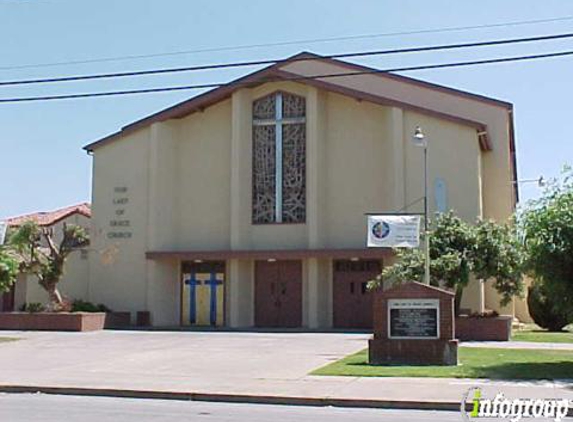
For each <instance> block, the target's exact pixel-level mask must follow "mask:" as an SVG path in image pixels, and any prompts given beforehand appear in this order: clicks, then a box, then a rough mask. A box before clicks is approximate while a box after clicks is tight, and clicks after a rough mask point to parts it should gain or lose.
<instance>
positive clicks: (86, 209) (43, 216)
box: [6, 202, 92, 227]
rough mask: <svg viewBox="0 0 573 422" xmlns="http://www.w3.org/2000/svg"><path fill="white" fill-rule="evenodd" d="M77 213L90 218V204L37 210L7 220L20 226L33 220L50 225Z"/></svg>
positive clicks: (39, 223)
mask: <svg viewBox="0 0 573 422" xmlns="http://www.w3.org/2000/svg"><path fill="white" fill-rule="evenodd" d="M76 213H77V214H81V215H83V216H85V217H88V218H90V217H91V216H92V211H91V207H90V204H89V203H87V202H84V203H81V204H77V205H71V206H69V207H66V208H60V209H58V210H54V211H50V212H35V213H32V214H26V215H21V216H18V217H12V218H8V219H7V220H6V222H7V223H8V226H19V225H21V224H22V223H24V222H26V221H29V220H32V221H35V222H36V223H37V224H38V225H40V226H44V227H48V226H52V225H54V224H56V223H58V222H60V221H62V220H63V219H65V218H67V217H69V216H70V215H73V214H76Z"/></svg>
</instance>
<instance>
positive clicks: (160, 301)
mask: <svg viewBox="0 0 573 422" xmlns="http://www.w3.org/2000/svg"><path fill="white" fill-rule="evenodd" d="M149 142H150V144H149V162H148V169H149V172H148V189H149V192H148V202H147V239H146V249H147V250H148V251H154V250H170V249H173V248H174V247H175V246H176V245H177V242H178V239H177V225H178V222H179V214H178V209H179V206H178V195H177V192H178V191H179V183H178V180H179V177H178V153H177V151H178V148H177V137H176V133H175V130H174V128H173V127H172V126H171V124H170V123H167V122H159V123H154V124H153V125H152V126H151V134H150V139H149ZM145 265H146V272H145V274H146V286H145V304H144V309H145V310H148V311H150V312H151V317H152V321H153V323H154V324H155V325H173V324H177V323H178V314H177V310H178V309H179V303H180V300H179V299H180V298H179V293H178V292H179V290H178V283H179V282H180V281H179V279H178V274H179V271H178V268H177V265H178V262H177V261H165V262H152V261H146V262H145Z"/></svg>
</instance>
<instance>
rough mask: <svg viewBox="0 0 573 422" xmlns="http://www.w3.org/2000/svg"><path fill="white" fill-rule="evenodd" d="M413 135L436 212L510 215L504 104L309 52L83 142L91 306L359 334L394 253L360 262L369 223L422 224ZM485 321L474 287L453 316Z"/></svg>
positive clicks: (198, 321)
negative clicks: (88, 177)
mask: <svg viewBox="0 0 573 422" xmlns="http://www.w3.org/2000/svg"><path fill="white" fill-rule="evenodd" d="M320 75H329V76H323V77H321V76H320ZM333 75H336V76H335V77H333ZM416 126H421V127H423V129H424V132H425V134H426V136H427V138H428V139H429V144H430V146H429V153H428V154H429V180H430V181H429V186H430V192H431V194H430V208H431V211H432V212H434V211H445V210H449V209H453V210H455V212H456V213H457V214H458V215H460V216H461V217H462V218H464V219H465V220H467V221H470V222H473V221H475V220H476V219H477V218H493V219H495V220H499V221H504V220H506V219H507V218H508V217H509V216H510V215H511V213H512V212H513V210H514V208H515V204H516V199H517V185H516V183H515V180H516V166H515V143H514V138H513V114H512V105H511V104H509V103H507V102H504V101H499V100H495V99H491V98H487V97H483V96H480V95H474V94H470V93H467V92H462V91H459V90H455V89H451V88H447V87H443V86H438V85H435V84H430V83H427V82H423V81H420V80H415V79H411V78H407V77H403V76H398V75H394V74H388V73H380V72H379V71H377V70H375V69H370V68H366V67H363V66H359V65H355V64H350V63H346V62H342V61H338V60H333V59H329V58H323V57H321V56H317V55H314V54H310V53H301V54H299V55H297V56H294V57H292V58H290V59H287V60H284V61H282V62H279V63H277V64H275V65H272V66H270V67H267V68H265V69H263V70H260V71H257V72H254V73H252V74H250V75H247V76H246V77H243V78H241V79H238V80H236V81H233V82H231V83H229V84H227V85H224V86H223V87H221V88H217V89H215V90H212V91H209V92H207V93H205V94H202V95H199V96H196V97H194V98H191V99H190V100H188V101H184V102H182V103H180V104H177V105H175V106H173V107H170V108H168V109H166V110H163V111H160V112H158V113H156V114H154V115H152V116H149V117H146V118H144V119H142V120H139V121H137V122H135V123H132V124H130V125H128V126H125V127H124V128H122V129H121V130H120V131H119V132H117V133H115V134H112V135H110V136H108V137H106V138H103V139H100V140H98V141H96V142H93V143H91V144H90V145H88V146H86V147H85V149H86V150H87V151H88V152H89V153H90V154H92V155H93V200H92V210H93V218H92V230H91V238H92V245H91V247H92V251H93V253H91V254H90V266H89V269H90V270H89V271H90V286H91V287H90V296H89V300H91V301H92V302H96V303H104V304H106V305H107V306H109V307H111V308H112V309H114V310H118V311H119V310H129V311H132V312H135V311H147V312H149V313H150V315H151V320H152V323H153V324H154V325H158V326H170V325H171V326H173V325H223V326H230V327H253V326H255V327H307V328H329V327H339V328H363V327H368V326H370V325H371V320H372V306H371V297H370V294H369V293H368V291H367V289H366V283H367V282H368V280H370V279H371V278H372V277H374V276H375V275H377V274H379V273H380V271H381V269H382V267H383V265H385V264H386V265H387V264H388V263H390V262H391V261H392V259H393V258H392V256H393V255H392V251H391V250H385V249H368V248H366V246H365V235H366V217H365V214H366V213H369V212H380V213H384V212H386V213H392V212H396V211H398V210H402V211H410V212H420V211H421V202H420V201H419V199H420V198H421V197H422V196H423V161H422V160H423V156H422V152H421V151H420V149H419V148H416V147H415V146H413V145H412V143H411V141H410V140H411V137H412V135H413V134H414V131H415V128H416ZM484 305H485V307H487V308H490V309H496V310H500V309H499V298H498V295H497V294H496V292H495V291H493V290H492V289H490V288H486V289H485V290H484V289H483V288H482V286H481V284H480V283H478V282H473V283H472V284H471V285H470V286H469V287H468V289H467V292H466V293H465V294H464V302H463V304H462V307H463V308H465V309H468V310H470V311H476V310H478V309H480V308H481V307H482V306H484ZM524 309H525V308H524V307H523V306H521V305H519V304H518V305H516V304H512V305H511V306H510V307H508V308H506V309H504V310H502V311H503V312H504V313H514V314H516V315H517V316H518V317H519V316H520V315H518V314H519V313H520V312H523V310H524ZM523 317H525V315H524V316H523Z"/></svg>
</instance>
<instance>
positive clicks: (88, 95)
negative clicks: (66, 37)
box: [0, 50, 573, 103]
mask: <svg viewBox="0 0 573 422" xmlns="http://www.w3.org/2000/svg"><path fill="white" fill-rule="evenodd" d="M572 55H573V50H568V51H560V52H553V53H545V54H531V55H527V56H514V57H500V58H495V59H486V60H473V61H465V62H453V63H439V64H431V65H420V66H409V67H399V68H393V69H370V70H364V71H356V72H346V73H329V74H319V75H313V76H293V77H281V78H275V79H273V78H269V79H267V80H266V81H265V82H274V81H302V80H311V79H326V78H336V77H348V76H358V75H368V74H380V73H392V72H409V71H416V70H429V69H444V68H452V67H464V66H477V65H484V64H494V63H508V62H518V61H525V60H539V59H547V58H556V57H565V56H572ZM251 84H252V82H244V83H236V84H235V86H237V87H240V86H248V85H251ZM225 85H227V83H208V84H198V85H183V86H171V87H157V88H145V89H132V90H123V91H104V92H89V93H79V94H63V95H45V96H36V97H14V98H0V103H20V102H31V101H52V100H67V99H78V98H93V97H110V96H120V95H133V94H150V93H157V92H170V91H184V90H196V89H206V88H219V87H222V86H225Z"/></svg>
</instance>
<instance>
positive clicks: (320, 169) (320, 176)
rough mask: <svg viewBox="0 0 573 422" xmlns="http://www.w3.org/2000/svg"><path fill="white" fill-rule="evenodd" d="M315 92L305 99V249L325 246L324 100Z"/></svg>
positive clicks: (309, 92)
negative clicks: (323, 221)
mask: <svg viewBox="0 0 573 422" xmlns="http://www.w3.org/2000/svg"><path fill="white" fill-rule="evenodd" d="M324 95H325V94H323V93H322V92H320V91H319V90H318V89H316V88H313V87H309V88H308V91H307V97H306V122H307V123H306V135H307V136H306V138H307V139H306V145H307V149H306V163H307V166H306V219H307V227H308V247H309V248H310V249H317V248H320V247H323V246H324V238H323V235H322V234H323V230H321V215H320V212H321V211H322V210H324V190H325V189H324V185H325V180H324V179H325V177H324V173H325V159H324V155H325V142H326V139H325V133H326V122H325V119H326V110H325V99H324Z"/></svg>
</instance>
